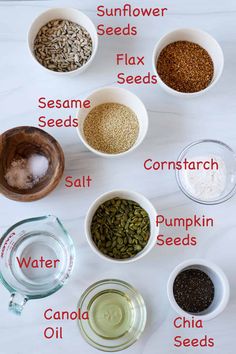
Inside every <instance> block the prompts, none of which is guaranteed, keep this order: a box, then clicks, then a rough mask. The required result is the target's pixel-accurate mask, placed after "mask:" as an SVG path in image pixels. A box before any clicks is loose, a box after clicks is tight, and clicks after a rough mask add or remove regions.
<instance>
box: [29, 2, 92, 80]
mask: <svg viewBox="0 0 236 354" xmlns="http://www.w3.org/2000/svg"><path fill="white" fill-rule="evenodd" d="M56 19H63V20H68V21H72V22H75V23H77V24H78V25H80V26H82V27H84V28H85V29H86V30H87V31H88V32H89V34H90V36H91V38H92V43H93V49H92V55H91V57H90V58H89V60H88V61H87V62H86V63H85V64H84V65H83V66H82V67H80V68H78V69H76V70H72V71H68V72H57V71H53V70H50V69H48V68H46V67H45V66H43V65H42V64H40V63H39V61H38V60H37V58H36V57H35V55H34V40H35V38H36V36H37V34H38V32H39V30H40V29H41V28H42V27H43V26H44V25H46V24H47V23H48V22H49V21H51V20H56ZM28 47H29V50H30V53H31V54H32V57H33V59H34V60H35V61H36V62H37V63H38V64H39V65H40V66H41V68H43V69H45V70H46V71H48V72H50V73H54V74H57V75H61V76H62V75H64V76H68V75H70V76H71V75H75V74H79V73H82V72H83V71H84V70H86V69H87V68H88V67H89V65H90V64H91V63H92V61H93V59H94V57H95V54H96V52H97V48H98V35H97V30H96V27H95V26H94V24H93V22H92V21H91V20H90V18H89V17H88V16H86V15H85V14H84V13H83V12H81V11H79V10H76V9H70V8H52V9H49V10H47V11H45V12H43V13H42V14H41V15H39V16H38V17H37V18H36V19H35V20H34V22H33V23H32V25H31V27H30V29H29V32H28Z"/></svg>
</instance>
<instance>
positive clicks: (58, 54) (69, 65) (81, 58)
mask: <svg viewBox="0 0 236 354" xmlns="http://www.w3.org/2000/svg"><path fill="white" fill-rule="evenodd" d="M92 50H93V44H92V38H91V36H90V34H89V33H88V31H87V30H86V29H85V28H84V27H82V26H80V25H78V24H77V23H75V22H72V21H68V20H52V21H50V22H48V23H47V24H46V25H45V26H43V27H42V28H41V29H40V30H39V32H38V34H37V36H36V38H35V41H34V54H35V57H36V59H37V60H38V61H39V62H40V64H42V65H43V66H45V67H46V68H47V69H50V70H52V71H57V72H68V71H73V70H76V69H78V68H80V67H82V66H83V65H84V64H86V63H87V61H88V60H89V58H90V57H91V55H92Z"/></svg>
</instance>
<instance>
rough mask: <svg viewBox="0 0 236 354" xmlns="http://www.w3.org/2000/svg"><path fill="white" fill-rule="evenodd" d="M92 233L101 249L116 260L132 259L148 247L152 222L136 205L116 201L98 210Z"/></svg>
mask: <svg viewBox="0 0 236 354" xmlns="http://www.w3.org/2000/svg"><path fill="white" fill-rule="evenodd" d="M90 229H91V234H92V238H93V241H94V243H95V245H96V246H97V247H98V249H99V250H100V251H101V252H102V253H104V254H106V255H108V256H109V257H111V258H115V259H126V258H132V257H134V256H135V255H136V254H138V253H139V252H141V251H142V250H143V249H144V247H145V246H146V245H147V243H148V240H149V237H150V220H149V216H148V214H147V212H146V211H145V210H144V209H143V208H142V207H141V206H140V205H139V204H138V203H136V202H134V201H132V200H126V199H121V198H113V199H110V200H108V201H106V202H105V203H103V204H101V205H100V206H99V207H98V209H97V210H96V212H95V214H94V216H93V219H92V223H91V228H90Z"/></svg>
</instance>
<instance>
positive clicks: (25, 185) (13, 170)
mask: <svg viewBox="0 0 236 354" xmlns="http://www.w3.org/2000/svg"><path fill="white" fill-rule="evenodd" d="M47 170H48V159H47V158H46V157H45V156H43V155H39V154H33V155H31V156H30V157H29V158H28V159H19V160H13V161H12V163H11V165H10V167H9V168H8V170H7V173H6V175H5V179H6V181H7V183H8V184H9V186H11V187H13V188H18V189H31V188H33V187H34V186H35V185H36V184H37V183H38V182H39V181H40V179H41V178H43V177H44V176H45V175H46V173H47Z"/></svg>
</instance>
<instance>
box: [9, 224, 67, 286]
mask: <svg viewBox="0 0 236 354" xmlns="http://www.w3.org/2000/svg"><path fill="white" fill-rule="evenodd" d="M17 257H18V259H19V260H20V262H22V259H23V258H24V259H25V261H26V262H27V263H28V261H29V257H31V262H30V263H29V266H28V267H26V265H25V264H22V263H21V264H22V267H20V265H19V262H18V261H17ZM41 257H42V259H43V260H52V261H53V262H52V264H51V265H52V267H46V264H47V266H49V265H50V262H47V263H45V262H40V261H39V260H40V258H41ZM65 258H66V253H65V250H64V246H63V244H62V243H61V242H60V241H59V239H58V238H56V237H54V235H53V234H50V233H48V232H45V231H42V232H40V231H36V232H31V233H28V234H25V235H24V237H23V238H21V239H19V240H18V242H16V243H15V244H14V245H13V248H12V251H11V255H10V262H9V264H10V270H11V273H12V276H13V278H15V282H16V283H19V284H21V285H22V286H24V287H31V286H33V287H42V286H47V285H49V284H52V283H53V282H54V281H55V280H56V279H57V278H58V277H59V274H61V272H62V271H63V269H64V267H65V265H66V260H65ZM55 260H59V262H58V261H56V262H54V261H55ZM32 261H33V263H32ZM37 266H38V267H37Z"/></svg>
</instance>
